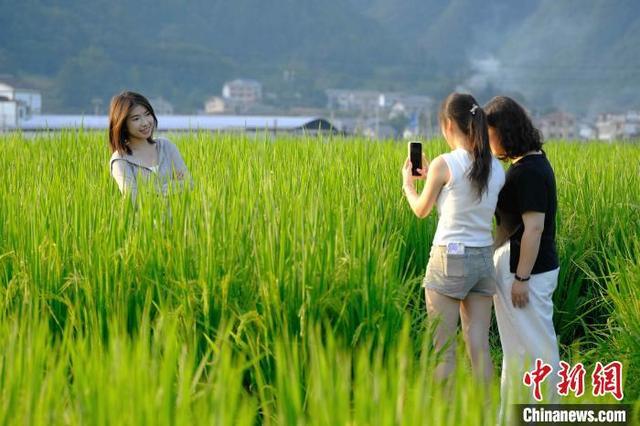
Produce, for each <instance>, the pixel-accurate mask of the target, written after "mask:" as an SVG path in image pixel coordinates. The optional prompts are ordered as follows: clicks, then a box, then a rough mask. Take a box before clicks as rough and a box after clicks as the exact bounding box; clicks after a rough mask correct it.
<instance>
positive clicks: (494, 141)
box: [489, 126, 505, 157]
mask: <svg viewBox="0 0 640 426" xmlns="http://www.w3.org/2000/svg"><path fill="white" fill-rule="evenodd" d="M489 145H490V146H491V152H492V153H493V155H495V156H496V157H500V156H504V154H505V152H504V149H503V148H502V142H501V141H500V133H498V129H496V128H495V127H491V126H489Z"/></svg>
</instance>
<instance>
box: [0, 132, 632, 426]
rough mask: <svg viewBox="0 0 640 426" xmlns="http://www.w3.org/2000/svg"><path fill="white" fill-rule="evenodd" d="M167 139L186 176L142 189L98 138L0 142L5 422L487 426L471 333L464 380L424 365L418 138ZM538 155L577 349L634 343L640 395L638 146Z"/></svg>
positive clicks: (431, 221) (426, 225) (553, 146)
mask: <svg viewBox="0 0 640 426" xmlns="http://www.w3.org/2000/svg"><path fill="white" fill-rule="evenodd" d="M171 139H172V140H173V141H174V142H176V144H177V145H178V147H179V149H180V151H181V153H182V154H183V156H184V158H185V160H186V162H187V165H188V166H189V169H190V171H191V174H192V176H193V180H194V183H193V188H192V189H191V190H182V191H179V190H177V188H176V190H175V191H172V192H171V194H170V195H169V196H167V197H161V196H158V195H157V194H155V193H154V192H153V190H152V189H151V188H148V187H145V186H144V185H143V186H141V188H140V194H139V197H138V200H137V201H136V203H135V204H133V203H131V202H130V200H128V199H126V198H123V197H121V196H120V194H119V192H118V189H117V187H116V185H115V183H114V182H113V180H112V178H111V176H110V175H109V170H108V167H107V164H108V152H107V148H106V138H105V135H104V134H102V133H96V132H84V131H82V130H78V131H67V132H64V133H60V134H37V135H33V136H28V137H27V136H25V135H20V134H8V135H3V136H2V137H0V144H1V145H2V147H3V155H2V156H0V168H2V170H6V171H7V173H5V174H4V175H3V179H1V180H0V199H1V202H0V348H2V349H0V368H2V370H0V395H1V396H2V397H1V399H0V420H1V422H0V423H2V424H13V423H28V424H45V423H46V424H112V423H117V424H120V423H123V424H164V423H166V424H193V423H201V422H204V423H214V424H245V423H252V424H255V423H259V424H283V423H285V424H290V423H300V424H327V423H348V424H371V423H376V422H377V423H393V424H396V423H399V424H435V425H437V424H452V423H455V424H479V422H480V424H489V423H491V424H495V420H496V417H495V416H496V413H497V407H498V396H497V384H496V383H493V384H491V386H490V387H489V388H488V389H487V390H486V392H485V390H484V388H482V387H481V386H479V385H478V384H477V383H475V382H474V381H473V379H471V378H470V373H469V367H468V363H467V362H466V361H465V357H464V354H463V352H462V349H461V352H460V354H459V365H460V367H459V368H458V369H457V370H456V372H455V377H456V379H457V380H456V381H455V383H456V385H455V386H454V387H453V388H452V389H450V390H448V391H445V390H444V389H443V388H442V386H440V385H439V384H438V383H435V382H434V380H433V377H432V374H431V372H432V371H433V366H434V365H435V363H436V362H437V359H438V356H437V354H434V353H433V351H432V349H431V347H430V343H429V342H430V338H429V336H430V334H429V332H430V330H429V327H428V326H427V324H426V318H425V316H426V315H425V308H424V293H423V290H422V288H421V287H420V283H421V280H422V276H423V275H424V271H425V268H426V264H427V260H428V251H429V246H430V244H431V240H432V237H433V234H434V232H435V226H436V223H437V217H436V215H435V214H432V215H431V216H430V217H429V218H427V219H425V220H419V219H417V218H415V217H414V216H413V214H412V213H411V212H410V211H409V209H408V207H407V206H406V202H405V200H404V199H403V195H402V191H401V189H400V188H401V178H400V166H401V165H402V162H403V160H404V158H405V157H406V146H405V145H404V144H398V143H395V142H392V141H386V142H372V141H367V140H363V139H358V138H342V137H327V136H320V137H317V138H316V137H308V136H286V135H278V137H276V138H273V137H271V136H269V135H260V134H258V135H255V136H251V137H249V136H247V135H243V134H209V133H204V132H194V133H189V134H182V135H174V136H172V137H171ZM424 148H425V152H426V154H427V156H428V157H429V158H434V157H435V156H436V155H438V154H439V153H441V152H444V151H445V149H446V145H445V144H444V143H443V141H442V140H434V141H428V142H425V144H424ZM545 149H546V151H547V153H548V155H549V158H550V160H551V162H552V164H553V166H554V169H555V172H556V178H557V181H558V197H559V220H558V243H559V244H558V246H559V252H560V258H561V277H560V282H559V285H558V289H557V291H556V294H555V304H556V315H555V321H556V327H557V331H558V333H559V336H560V341H561V343H562V345H563V355H564V357H565V358H566V359H571V360H572V362H578V361H582V362H585V364H590V365H591V364H593V363H594V362H595V361H597V360H601V361H610V360H612V359H608V358H609V357H615V356H620V357H623V359H624V362H625V369H626V371H627V373H626V376H625V378H626V382H625V386H626V387H625V394H626V397H625V402H626V401H636V400H637V399H638V388H637V387H635V386H634V385H633V384H632V377H634V376H633V374H635V372H637V371H638V365H639V363H638V359H637V357H635V354H636V353H637V352H638V351H637V338H636V337H635V334H633V333H632V332H631V331H632V330H633V327H634V326H633V324H637V323H638V321H637V320H638V309H637V300H638V294H637V291H636V290H637V288H638V287H637V283H638V279H639V278H638V273H639V272H638V269H637V258H638V257H637V252H638V243H637V242H638V241H639V240H640V223H639V221H640V219H639V217H638V216H639V215H638V214H637V213H638V206H639V205H640V198H639V197H640V195H639V191H637V188H638V187H640V185H639V184H640V182H639V174H638V170H637V168H633V167H630V166H629V165H633V164H636V165H637V164H640V149H639V148H638V146H637V145H625V144H613V145H607V144H598V143H593V144H570V143H565V142H550V143H549V144H548V145H547V146H546V148H545ZM630 324H631V325H630ZM492 342H493V348H492V354H493V356H494V357H495V359H496V361H498V360H499V359H500V348H499V340H498V339H497V338H496V336H493V339H492ZM460 347H461V348H462V347H463V346H462V345H460ZM604 347H610V348H611V350H610V351H609V352H606V351H603V350H602V348H604ZM618 352H619V354H618ZM599 357H606V358H607V359H601V358H599ZM479 389H482V391H480V390H479ZM587 400H589V399H581V400H579V401H580V402H585V401H587Z"/></svg>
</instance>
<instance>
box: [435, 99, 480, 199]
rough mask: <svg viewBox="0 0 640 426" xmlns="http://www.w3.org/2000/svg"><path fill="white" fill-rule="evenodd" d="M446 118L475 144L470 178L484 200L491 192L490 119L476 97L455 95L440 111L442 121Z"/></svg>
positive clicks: (446, 101)
mask: <svg viewBox="0 0 640 426" xmlns="http://www.w3.org/2000/svg"><path fill="white" fill-rule="evenodd" d="M444 118H449V119H452V120H454V121H455V123H456V125H457V126H458V128H459V129H460V130H461V131H462V132H464V133H465V134H466V135H467V138H468V139H469V142H470V143H471V146H472V150H471V155H472V157H473V161H472V164H471V169H470V170H469V172H468V173H467V176H468V177H469V180H471V184H472V185H473V187H474V189H475V190H476V194H477V196H478V198H479V199H480V198H482V195H483V194H484V193H485V192H486V191H487V187H488V183H489V175H490V174H491V162H492V157H491V149H490V146H489V130H488V127H487V117H486V115H485V113H484V110H483V109H482V108H480V107H479V106H478V103H477V102H476V100H475V99H474V98H473V96H471V95H467V94H460V93H452V94H450V95H449V96H447V98H446V99H445V100H444V102H443V103H442V106H441V108H440V119H441V120H443V119H444Z"/></svg>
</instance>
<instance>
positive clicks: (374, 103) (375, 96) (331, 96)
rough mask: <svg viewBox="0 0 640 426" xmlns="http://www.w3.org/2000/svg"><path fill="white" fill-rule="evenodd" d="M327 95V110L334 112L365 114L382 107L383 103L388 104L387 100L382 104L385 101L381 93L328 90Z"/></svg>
mask: <svg viewBox="0 0 640 426" xmlns="http://www.w3.org/2000/svg"><path fill="white" fill-rule="evenodd" d="M325 94H326V95H327V108H328V109H329V110H332V111H343V112H352V113H365V112H370V111H375V110H376V108H379V107H381V105H380V104H381V103H383V104H384V103H386V100H385V101H383V102H381V99H384V97H383V96H384V95H383V94H382V93H381V92H376V91H371V90H343V89H328V90H326V91H325ZM381 96H382V98H381Z"/></svg>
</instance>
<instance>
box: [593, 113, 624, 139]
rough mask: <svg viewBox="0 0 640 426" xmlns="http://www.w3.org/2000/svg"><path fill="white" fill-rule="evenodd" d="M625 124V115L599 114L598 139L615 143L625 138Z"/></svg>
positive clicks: (597, 124)
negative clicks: (614, 141)
mask: <svg viewBox="0 0 640 426" xmlns="http://www.w3.org/2000/svg"><path fill="white" fill-rule="evenodd" d="M625 122H626V116H625V115H624V114H609V113H606V114H599V115H598V118H597V120H596V129H597V132H598V139H600V140H604V141H613V140H616V139H622V138H624V129H625Z"/></svg>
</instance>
